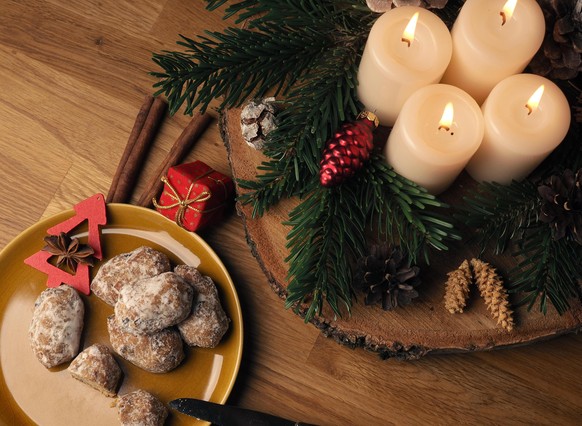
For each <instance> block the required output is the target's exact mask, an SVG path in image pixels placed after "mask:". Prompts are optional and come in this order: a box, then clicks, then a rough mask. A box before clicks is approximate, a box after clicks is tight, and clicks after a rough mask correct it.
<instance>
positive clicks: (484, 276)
mask: <svg viewBox="0 0 582 426" xmlns="http://www.w3.org/2000/svg"><path fill="white" fill-rule="evenodd" d="M471 266H472V267H473V274H474V277H475V283H476V284H477V288H478V289H479V292H480V293H481V297H483V299H485V304H486V305H487V308H488V309H489V312H491V315H492V316H493V318H494V319H496V320H497V324H498V325H501V327H503V328H504V329H505V330H507V331H511V330H513V311H512V310H511V309H510V307H509V298H508V296H507V291H506V290H505V287H503V281H502V280H501V277H500V276H499V275H497V272H495V268H493V267H492V266H491V265H489V264H488V263H485V262H483V261H481V260H479V259H471Z"/></svg>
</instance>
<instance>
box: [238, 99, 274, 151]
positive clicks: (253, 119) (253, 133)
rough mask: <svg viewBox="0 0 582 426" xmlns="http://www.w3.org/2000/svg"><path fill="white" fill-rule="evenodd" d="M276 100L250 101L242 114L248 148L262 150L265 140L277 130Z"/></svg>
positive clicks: (241, 121)
mask: <svg viewBox="0 0 582 426" xmlns="http://www.w3.org/2000/svg"><path fill="white" fill-rule="evenodd" d="M274 102H275V98H265V99H263V100H260V101H249V102H248V103H247V105H246V106H245V107H244V108H243V110H242V112H241V114H240V127H241V132H242V136H243V139H244V140H245V142H246V143H247V145H248V146H250V147H252V148H254V149H257V150H261V149H263V147H264V145H265V138H266V137H267V135H268V134H269V133H271V132H272V131H273V130H275V129H276V128H277V121H276V118H275V113H276V108H275V105H274Z"/></svg>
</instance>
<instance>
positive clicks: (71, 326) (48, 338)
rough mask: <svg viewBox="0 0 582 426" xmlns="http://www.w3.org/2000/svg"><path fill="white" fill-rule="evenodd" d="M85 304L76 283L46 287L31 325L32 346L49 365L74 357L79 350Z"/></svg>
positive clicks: (43, 361) (61, 362)
mask: <svg viewBox="0 0 582 426" xmlns="http://www.w3.org/2000/svg"><path fill="white" fill-rule="evenodd" d="M84 314H85V306H84V305H83V300H82V299H81V297H80V296H79V294H78V293H77V291H76V290H75V289H73V288H72V287H69V286H66V285H63V286H60V287H57V288H49V289H46V290H44V291H43V292H42V293H41V294H40V296H39V297H38V299H37V300H36V302H35V304H34V312H33V315H32V321H31V324H30V328H29V338H30V344H31V347H32V350H33V352H34V354H35V355H36V357H37V358H38V360H39V361H40V362H41V363H42V365H44V366H45V367H47V368H51V367H55V366H57V365H60V364H63V363H65V362H67V361H70V360H72V359H73V358H74V357H75V356H76V355H77V353H79V343H80V341H81V333H82V331H83V316H84Z"/></svg>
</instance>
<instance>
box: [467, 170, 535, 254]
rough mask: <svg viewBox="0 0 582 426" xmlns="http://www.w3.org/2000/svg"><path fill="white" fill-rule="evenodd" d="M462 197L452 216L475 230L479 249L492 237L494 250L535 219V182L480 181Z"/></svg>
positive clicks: (532, 223)
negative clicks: (472, 191)
mask: <svg viewBox="0 0 582 426" xmlns="http://www.w3.org/2000/svg"><path fill="white" fill-rule="evenodd" d="M464 201H465V205H464V206H463V207H462V208H461V209H459V210H458V213H457V214H456V217H457V218H458V219H459V220H460V221H461V222H463V223H464V224H465V225H467V227H469V228H471V229H473V230H475V232H476V237H477V239H478V241H479V244H480V245H481V249H482V251H483V250H485V246H486V245H487V244H488V243H489V242H490V241H494V242H495V253H496V254H500V253H503V252H504V251H505V249H506V248H507V246H508V244H509V243H510V241H511V240H512V239H514V238H515V237H517V236H518V235H519V234H520V233H521V232H523V231H524V230H525V229H528V228H529V227H531V226H533V225H534V224H535V223H536V222H537V221H538V218H539V211H540V208H541V203H542V201H541V198H540V197H539V195H538V192H537V186H536V185H535V184H533V183H532V182H530V181H528V180H524V181H522V182H517V181H513V182H512V183H511V184H509V185H500V184H498V183H482V184H480V185H479V187H478V189H477V191H476V192H475V194H474V195H473V196H469V197H464Z"/></svg>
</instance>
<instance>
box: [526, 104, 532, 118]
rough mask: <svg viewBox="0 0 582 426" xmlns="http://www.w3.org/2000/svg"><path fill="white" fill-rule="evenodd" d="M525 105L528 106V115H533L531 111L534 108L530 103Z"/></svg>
mask: <svg viewBox="0 0 582 426" xmlns="http://www.w3.org/2000/svg"><path fill="white" fill-rule="evenodd" d="M525 107H526V108H527V115H531V113H532V112H533V108H532V107H531V106H529V105H528V104H525Z"/></svg>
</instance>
